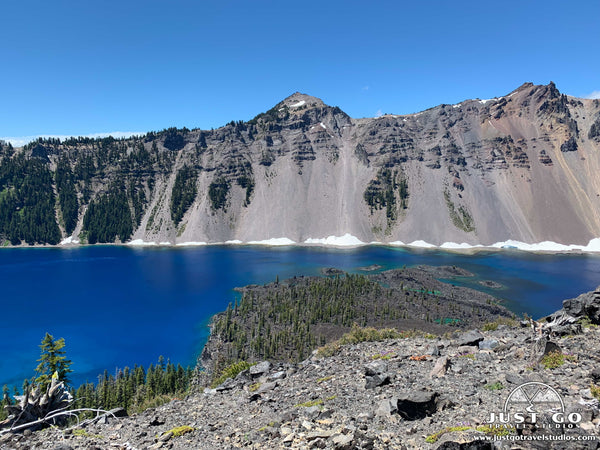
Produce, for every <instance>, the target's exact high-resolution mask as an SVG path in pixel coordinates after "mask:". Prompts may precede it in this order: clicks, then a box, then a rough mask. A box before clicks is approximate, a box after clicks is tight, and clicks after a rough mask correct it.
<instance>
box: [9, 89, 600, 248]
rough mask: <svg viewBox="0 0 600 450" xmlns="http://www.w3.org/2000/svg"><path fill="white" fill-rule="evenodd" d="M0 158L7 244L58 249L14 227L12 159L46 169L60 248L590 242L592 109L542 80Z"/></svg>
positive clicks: (599, 199)
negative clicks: (70, 243)
mask: <svg viewBox="0 0 600 450" xmlns="http://www.w3.org/2000/svg"><path fill="white" fill-rule="evenodd" d="M2 155H3V158H2V162H1V164H0V191H1V192H2V195H0V202H4V203H3V204H2V205H1V206H3V209H4V210H5V211H8V212H5V213H4V215H5V216H6V217H5V218H4V222H3V223H4V224H5V225H4V226H3V227H2V226H0V236H2V237H3V238H4V239H6V240H10V241H11V242H12V243H13V244H17V243H18V242H20V241H23V242H24V241H27V242H29V243H44V242H50V243H56V241H57V238H56V237H55V238H54V239H49V238H47V237H37V235H35V236H33V237H32V236H28V235H26V234H23V233H22V232H21V231H20V230H21V229H23V228H24V227H26V226H27V225H26V224H27V223H28V222H27V221H26V220H25V219H23V217H26V216H27V211H28V209H27V208H28V206H27V202H26V201H25V200H23V199H22V198H21V197H19V196H23V195H26V192H27V188H26V186H25V187H23V186H19V185H18V182H17V181H16V178H15V176H14V173H15V171H14V170H12V169H11V170H12V172H11V170H9V169H10V167H9V166H11V162H13V163H14V161H16V160H18V159H19V158H22V164H21V166H19V167H20V169H19V170H21V172H18V171H17V173H20V174H21V175H22V176H26V175H27V173H29V172H28V171H31V170H33V169H31V168H30V167H29V166H30V165H31V164H30V163H31V161H33V160H36V161H37V162H38V163H37V164H38V165H39V164H40V162H41V164H43V166H44V167H45V168H46V169H44V170H48V171H49V172H50V173H51V174H52V175H53V177H52V181H51V183H52V184H51V186H52V189H51V191H54V195H55V204H56V208H55V214H50V215H48V214H46V215H45V216H44V217H46V219H44V220H48V219H47V217H49V216H54V217H55V220H56V223H57V224H58V226H59V229H60V235H61V236H62V238H65V237H69V236H72V237H73V239H74V240H75V241H77V240H78V239H79V237H80V236H81V238H82V239H88V240H89V241H90V242H103V241H104V242H106V241H109V242H110V241H129V240H132V239H142V240H144V241H152V242H157V243H159V242H165V243H166V242H169V243H171V244H175V243H182V242H226V241H231V240H239V241H242V242H249V241H261V240H267V239H273V238H282V237H287V238H289V239H291V240H292V241H294V242H305V241H306V240H307V239H310V238H312V239H318V238H325V237H328V236H332V235H333V236H342V235H344V234H346V233H349V234H351V235H353V236H356V237H357V238H358V239H360V240H361V241H363V242H371V241H382V242H393V241H398V240H400V241H403V242H411V241H414V240H424V241H427V242H430V243H432V244H436V245H439V244H442V243H444V242H449V241H452V242H468V243H470V244H491V243H494V242H498V241H505V240H507V239H515V240H519V241H523V242H540V241H544V240H551V241H555V242H559V243H564V244H582V245H585V244H587V243H588V242H589V241H590V240H591V239H593V238H597V237H600V177H598V176H597V174H598V173H599V169H600V101H599V100H587V99H576V98H572V97H568V96H565V95H563V94H561V93H560V92H559V91H558V90H557V88H556V86H555V85H554V84H553V83H550V84H549V85H547V86H535V85H532V84H531V83H526V84H524V85H522V86H521V87H519V88H518V89H516V90H515V91H513V92H511V93H510V94H508V95H506V96H505V97H500V98H495V99H491V100H467V101H464V102H462V103H461V104H457V105H440V106H437V107H435V108H432V109H429V110H426V111H423V112H420V113H417V114H412V115H405V116H395V115H384V116H382V117H377V118H367V119H352V118H350V117H349V116H348V115H347V114H345V113H344V112H343V111H342V110H341V109H340V108H338V107H330V106H327V105H325V104H324V103H323V102H322V101H321V100H319V99H316V98H314V97H310V96H308V95H304V94H300V93H295V94H293V95H291V96H290V97H288V98H286V99H285V100H283V101H282V102H280V103H279V104H277V105H275V106H274V107H273V108H272V109H271V110H269V111H267V112H265V113H263V114H259V115H258V116H256V117H255V118H254V119H252V120H250V121H248V122H241V121H240V122H231V123H229V124H227V125H226V126H224V127H222V128H219V129H217V130H210V131H207V130H199V129H197V130H187V129H168V130H164V131H162V132H159V133H148V134H147V135H145V136H142V137H137V138H131V139H127V140H114V139H110V138H107V139H99V140H90V139H81V138H80V139H71V140H69V141H64V142H60V141H57V140H42V141H39V142H34V143H32V144H29V145H28V146H26V147H25V148H23V149H16V150H15V149H11V148H7V147H6V145H5V146H3V147H2ZM13 165H14V164H13ZM36 170H42V169H39V167H37V166H36ZM7 173H8V174H7ZM11 174H12V176H11ZM48 189H49V187H48ZM49 190H50V189H49ZM7 198H8V200H7ZM9 200H10V201H12V203H7V202H8V201H9ZM11 211H15V212H14V213H12V212H11ZM107 228H108V229H107ZM19 233H20V234H19ZM42 236H46V234H43V235H42Z"/></svg>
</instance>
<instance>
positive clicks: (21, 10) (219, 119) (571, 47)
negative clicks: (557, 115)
mask: <svg viewBox="0 0 600 450" xmlns="http://www.w3.org/2000/svg"><path fill="white" fill-rule="evenodd" d="M0 17H1V18H2V21H1V22H0V49H1V52H0V55H1V56H2V62H3V64H2V70H1V71H0V86H1V87H0V89H1V91H0V92H1V94H2V95H1V96H0V99H1V105H0V111H1V112H0V136H4V137H6V136H32V135H41V134H46V135H52V134H53V135H69V134H74V135H87V134H91V133H98V132H113V131H139V132H146V131H150V130H160V129H163V128H166V127H170V126H177V127H183V126H186V127H188V128H195V127H200V128H204V129H210V128H212V127H214V128H216V127H219V126H221V125H223V124H225V123H226V122H228V121H230V120H239V119H243V120H248V119H250V118H252V117H254V116H255V115H256V114H258V113H260V112H262V111H265V110H267V109H269V108H271V107H272V106H273V105H275V104H276V103H277V102H279V101H281V100H282V99H284V98H285V97H287V96H288V95H290V94H292V93H293V92H295V91H300V92H303V93H307V94H311V95H314V96H317V97H320V98H322V99H323V100H324V101H325V102H326V103H328V104H330V105H337V106H340V107H341V108H342V109H343V110H344V111H346V112H347V113H348V114H350V115H351V116H352V117H372V116H375V115H376V114H377V113H378V112H384V113H395V114H407V113H411V112H416V111H420V110H423V109H426V108H429V107H432V106H435V105H437V104H440V103H457V102H460V101H462V100H464V99H466V98H476V97H478V98H490V97H495V96H501V95H504V94H506V93H508V92H510V91H512V90H513V89H515V88H517V87H518V86H519V85H521V84H522V83H524V82H526V81H532V82H534V83H536V84H547V83H548V82H549V81H551V80H552V81H554V82H555V83H556V84H557V86H558V88H559V90H560V91H561V92H564V93H567V94H569V95H574V96H578V97H585V96H589V95H592V93H594V92H596V95H597V94H598V92H597V91H600V57H599V56H598V55H599V50H600V2H599V1H597V0H593V1H592V0H584V1H579V2H566V1H564V0H562V1H528V0H520V1H512V0H508V1H504V2H488V1H481V0H480V1H477V2H475V1H448V0H441V1H428V0H416V1H411V2H408V1H400V0H395V1H378V0H374V1H372V2H370V5H367V2H365V1H354V0H344V1H337V0H335V1H326V0H322V1H319V2H315V1H312V0H308V1H294V2H291V1H287V0H277V1H262V0H253V1H249V0H243V1H242V0H240V1H227V0H222V1H218V2H217V1H212V0H211V1H200V0H196V1H191V0H190V1H182V0H170V1H155V0H144V1H137V0H135V1H131V0H119V1H114V0H103V1H96V2H89V1H81V0H78V1H63V0H55V1H48V0H20V1H5V2H3V3H2V6H0Z"/></svg>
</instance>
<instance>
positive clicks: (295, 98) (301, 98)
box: [281, 92, 325, 108]
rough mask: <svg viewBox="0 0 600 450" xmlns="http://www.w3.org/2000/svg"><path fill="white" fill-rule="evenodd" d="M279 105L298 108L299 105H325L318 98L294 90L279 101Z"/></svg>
mask: <svg viewBox="0 0 600 450" xmlns="http://www.w3.org/2000/svg"><path fill="white" fill-rule="evenodd" d="M281 106H287V107H288V108H300V107H301V106H308V107H320V106H325V103H324V102H323V100H321V99H320V98H317V97H313V96H311V95H307V94H302V93H300V92H294V93H293V94H292V95H290V96H289V97H287V98H286V99H285V100H283V101H282V102H281Z"/></svg>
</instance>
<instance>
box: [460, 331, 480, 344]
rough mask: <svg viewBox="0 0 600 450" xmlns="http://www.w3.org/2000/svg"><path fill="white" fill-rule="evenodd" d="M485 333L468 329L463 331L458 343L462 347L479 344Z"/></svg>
mask: <svg viewBox="0 0 600 450" xmlns="http://www.w3.org/2000/svg"><path fill="white" fill-rule="evenodd" d="M483 339H484V338H483V334H481V333H480V332H479V331H477V330H471V331H467V332H466V333H462V334H461V335H460V336H459V337H458V339H457V341H456V345H458V346H459V347H462V346H464V345H477V344H478V343H479V342H480V341H483Z"/></svg>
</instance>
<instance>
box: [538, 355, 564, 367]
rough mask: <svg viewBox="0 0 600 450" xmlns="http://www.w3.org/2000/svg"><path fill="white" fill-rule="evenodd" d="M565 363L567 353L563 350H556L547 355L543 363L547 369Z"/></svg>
mask: <svg viewBox="0 0 600 450" xmlns="http://www.w3.org/2000/svg"><path fill="white" fill-rule="evenodd" d="M564 363H565V355H564V354H563V353H562V352H559V351H554V352H550V353H548V354H547V355H545V356H544V357H543V358H542V360H541V364H542V366H544V368H545V369H556V368H557V367H560V366H562V365H563V364H564Z"/></svg>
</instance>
